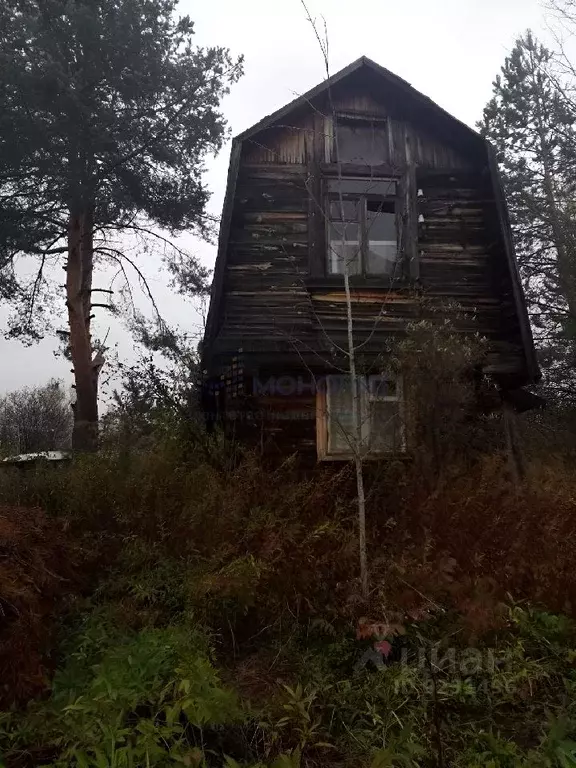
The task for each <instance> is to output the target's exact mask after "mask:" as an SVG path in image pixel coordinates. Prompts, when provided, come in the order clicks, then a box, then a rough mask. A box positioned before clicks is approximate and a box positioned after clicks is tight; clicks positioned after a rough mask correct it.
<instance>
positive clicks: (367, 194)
mask: <svg viewBox="0 0 576 768" xmlns="http://www.w3.org/2000/svg"><path fill="white" fill-rule="evenodd" d="M396 188H397V182H396V180H395V179H370V178H366V179H362V178H340V179H327V180H326V205H327V210H328V217H327V219H328V236H327V244H328V265H327V266H328V269H327V271H328V273H329V274H333V275H343V274H344V273H345V271H346V270H347V271H348V274H349V275H365V276H368V275H389V276H394V273H395V270H396V265H397V263H398V236H397V229H396V197H397V195H396Z"/></svg>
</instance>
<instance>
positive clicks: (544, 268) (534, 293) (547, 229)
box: [478, 31, 576, 403]
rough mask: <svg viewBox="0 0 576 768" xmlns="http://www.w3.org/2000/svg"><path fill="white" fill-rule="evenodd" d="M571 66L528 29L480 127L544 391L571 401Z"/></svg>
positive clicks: (574, 163)
mask: <svg viewBox="0 0 576 768" xmlns="http://www.w3.org/2000/svg"><path fill="white" fill-rule="evenodd" d="M571 73H573V70H571V69H570V68H569V67H568V68H566V69H565V70H564V69H562V68H558V67H557V57H556V55H555V53H554V52H553V51H550V50H548V49H546V48H545V47H544V46H543V45H541V44H540V43H539V42H538V40H536V39H535V38H534V36H533V35H532V34H531V32H529V31H528V32H526V34H525V35H523V36H522V37H520V38H519V39H518V40H517V41H516V45H515V46H514V48H513V50H512V51H511V53H510V54H509V55H508V56H507V57H506V60H505V62H504V65H503V67H502V70H501V74H499V75H498V76H497V77H496V79H495V81H494V87H493V97H492V99H491V100H490V101H489V103H488V104H487V105H486V108H485V109H484V115H483V120H482V121H481V122H480V123H479V124H478V127H479V129H480V131H481V132H482V134H483V135H484V136H486V137H487V138H488V139H489V140H490V142H491V143H492V144H493V145H494V147H495V149H496V150H497V153H498V160H499V164H500V168H501V172H502V177H503V182H504V187H505V192H506V196H507V201H508V207H509V211H510V219H511V224H512V230H513V234H514V241H515V245H516V254H517V257H518V264H519V267H520V273H521V276H522V279H523V284H524V291H525V294H526V298H527V302H528V308H529V312H530V316H531V320H532V323H533V326H534V329H535V332H536V340H537V343H538V345H539V347H540V352H541V354H540V359H541V363H542V366H543V368H544V371H545V374H546V383H547V386H548V387H549V392H550V394H551V395H552V396H554V397H555V398H557V399H558V400H561V401H565V402H570V403H573V392H574V382H573V368H574V365H573V360H574V347H573V340H574V317H575V313H576V292H575V285H576V281H575V277H576V219H575V218H574V203H573V200H574V171H575V167H576V132H575V128H574V126H575V118H576V115H575V112H574V101H573V99H572V98H571V96H570V95H569V94H570V93H572V91H573V88H574V83H573V82H571V80H572V74H571Z"/></svg>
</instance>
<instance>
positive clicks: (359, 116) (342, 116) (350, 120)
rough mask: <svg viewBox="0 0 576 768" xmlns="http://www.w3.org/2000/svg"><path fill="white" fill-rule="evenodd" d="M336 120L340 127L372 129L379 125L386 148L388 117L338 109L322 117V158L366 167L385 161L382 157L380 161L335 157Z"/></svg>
mask: <svg viewBox="0 0 576 768" xmlns="http://www.w3.org/2000/svg"><path fill="white" fill-rule="evenodd" d="M338 121H340V124H341V126H342V127H358V128H361V127H362V126H365V127H366V128H370V129H371V130H372V131H374V129H375V126H380V127H381V128H382V129H383V133H382V139H383V146H384V147H385V148H386V144H385V142H389V141H390V139H389V135H388V131H389V127H388V123H389V118H388V117H385V116H383V115H371V114H367V113H365V112H353V111H352V112H347V111H338V112H336V113H335V114H334V115H333V116H332V115H331V116H329V117H326V118H325V119H324V160H325V162H326V163H331V164H332V163H337V162H340V164H342V165H346V164H349V163H352V164H353V165H364V166H365V167H366V168H371V167H377V166H379V165H382V164H384V163H385V162H386V160H385V159H384V158H383V160H382V163H364V162H363V163H354V162H353V161H351V160H344V159H342V158H341V157H340V158H338V157H336V131H337V130H338Z"/></svg>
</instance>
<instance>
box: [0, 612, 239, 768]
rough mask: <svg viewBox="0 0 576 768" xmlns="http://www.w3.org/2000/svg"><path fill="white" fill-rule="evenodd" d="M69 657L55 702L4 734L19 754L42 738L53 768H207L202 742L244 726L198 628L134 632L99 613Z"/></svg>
mask: <svg viewBox="0 0 576 768" xmlns="http://www.w3.org/2000/svg"><path fill="white" fill-rule="evenodd" d="M62 651H63V653H64V657H65V663H64V665H63V667H62V668H61V669H60V670H59V671H58V672H57V674H56V675H55V677H54V681H53V685H52V690H51V695H50V698H49V700H48V701H47V702H39V703H36V704H34V705H32V706H31V707H30V709H29V711H28V713H27V715H26V718H25V719H24V721H23V722H18V723H16V722H15V721H14V719H13V718H10V717H9V718H7V719H6V721H5V724H4V737H5V738H7V739H9V741H10V742H11V749H12V750H16V749H17V747H18V745H19V743H20V742H22V741H24V743H26V744H27V748H28V749H32V750H33V747H31V744H30V742H29V741H28V740H29V739H30V740H31V742H32V744H35V743H38V742H37V740H38V738H40V739H41V741H40V744H41V746H42V748H43V749H48V748H51V749H52V750H53V751H54V755H55V758H54V759H53V762H52V764H53V765H54V766H55V767H56V766H69V765H73V766H78V767H79V768H84V766H110V767H111V768H112V766H114V768H116V766H118V768H120V766H131V765H157V766H162V765H175V764H185V765H186V764H198V765H199V764H200V759H201V758H202V749H203V744H204V742H205V741H207V740H209V738H210V737H211V736H212V738H214V735H217V732H218V729H219V728H221V727H222V726H224V725H228V724H231V723H234V722H237V721H239V720H240V719H241V714H240V710H239V707H238V703H237V701H236V698H235V696H234V695H233V694H232V693H231V692H229V691H227V690H226V689H224V688H223V687H222V686H221V683H220V680H219V678H218V675H217V673H216V672H215V670H214V668H213V666H212V664H211V663H210V661H209V657H208V654H207V648H206V643H205V641H204V640H203V639H202V638H201V637H200V636H199V635H198V633H197V631H195V630H194V629H193V628H185V627H184V626H179V627H166V628H163V629H160V628H145V629H142V630H140V631H139V632H128V631H126V630H120V629H118V628H117V627H115V626H114V625H113V624H112V623H111V621H110V618H109V617H107V616H106V615H105V614H103V613H102V612H98V611H97V612H95V613H94V614H93V615H92V616H90V618H89V619H88V620H87V621H85V622H84V624H83V626H82V627H81V628H80V629H79V630H78V631H77V632H76V633H75V635H74V637H73V640H72V641H68V642H66V643H65V644H64V647H63V649H62ZM194 754H198V755H199V760H198V761H197V762H188V763H187V758H188V757H190V758H191V759H192V757H193V756H194Z"/></svg>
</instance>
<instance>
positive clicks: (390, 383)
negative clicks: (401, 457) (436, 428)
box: [317, 375, 405, 459]
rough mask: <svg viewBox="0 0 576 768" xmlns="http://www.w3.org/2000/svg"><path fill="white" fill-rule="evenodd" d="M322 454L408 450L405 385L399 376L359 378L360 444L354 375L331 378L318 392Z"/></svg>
mask: <svg viewBox="0 0 576 768" xmlns="http://www.w3.org/2000/svg"><path fill="white" fill-rule="evenodd" d="M318 398H319V407H318V425H317V426H318V454H319V457H320V458H322V459H338V458H341V459H348V458H353V457H354V454H355V452H356V450H357V451H358V452H359V453H360V454H361V455H363V456H370V455H386V454H394V453H399V452H402V451H404V450H405V443H404V424H403V418H402V386H401V381H400V379H399V378H398V377H396V376H393V375H377V376H368V377H358V405H359V415H360V433H361V438H360V444H359V445H358V446H357V445H356V439H355V438H356V430H355V428H354V421H353V416H352V381H351V378H350V376H327V377H326V386H325V388H324V389H323V391H321V392H319V393H318Z"/></svg>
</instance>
